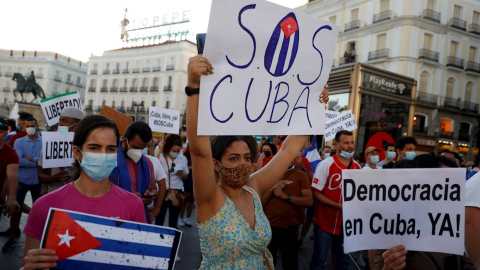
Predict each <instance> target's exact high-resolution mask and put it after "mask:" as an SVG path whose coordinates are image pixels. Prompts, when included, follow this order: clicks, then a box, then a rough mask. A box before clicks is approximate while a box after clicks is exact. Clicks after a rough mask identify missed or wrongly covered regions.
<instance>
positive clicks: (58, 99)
mask: <svg viewBox="0 0 480 270" xmlns="http://www.w3.org/2000/svg"><path fill="white" fill-rule="evenodd" d="M40 106H42V111H43V115H45V119H46V120H47V124H48V125H49V126H53V125H55V124H58V122H59V121H60V113H61V112H62V110H63V109H64V108H67V107H75V108H79V109H81V110H83V106H82V100H81V99H80V95H79V94H78V92H70V93H66V94H62V95H58V96H54V97H50V98H46V99H43V100H41V101H40Z"/></svg>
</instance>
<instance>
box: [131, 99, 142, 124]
mask: <svg viewBox="0 0 480 270" xmlns="http://www.w3.org/2000/svg"><path fill="white" fill-rule="evenodd" d="M132 106H133V107H136V110H135V111H136V112H135V121H138V109H139V107H141V108H142V111H143V106H144V105H143V101H142V102H140V103H137V102H136V101H134V102H133V104H132Z"/></svg>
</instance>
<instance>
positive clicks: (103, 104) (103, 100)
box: [102, 98, 106, 107]
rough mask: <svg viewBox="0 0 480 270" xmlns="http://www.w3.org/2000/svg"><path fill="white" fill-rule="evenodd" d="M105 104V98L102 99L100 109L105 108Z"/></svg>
mask: <svg viewBox="0 0 480 270" xmlns="http://www.w3.org/2000/svg"><path fill="white" fill-rule="evenodd" d="M105 103H106V101H105V98H103V99H102V107H103V106H105Z"/></svg>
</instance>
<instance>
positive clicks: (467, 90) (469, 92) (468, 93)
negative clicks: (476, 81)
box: [465, 82, 473, 102]
mask: <svg viewBox="0 0 480 270" xmlns="http://www.w3.org/2000/svg"><path fill="white" fill-rule="evenodd" d="M472 92H473V83H472V82H468V83H467V85H466V87H465V101H466V102H470V101H471V100H472Z"/></svg>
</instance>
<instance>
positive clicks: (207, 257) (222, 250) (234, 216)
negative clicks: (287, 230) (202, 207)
mask: <svg viewBox="0 0 480 270" xmlns="http://www.w3.org/2000/svg"><path fill="white" fill-rule="evenodd" d="M243 188H244V189H245V190H246V191H248V192H249V193H251V194H252V195H253V201H254V203H255V230H252V229H251V228H250V225H249V223H248V221H246V220H245V219H244V218H243V216H242V214H241V213H240V211H238V210H237V209H235V205H234V204H233V202H232V201H231V200H230V199H229V198H228V197H227V196H225V197H226V199H225V204H224V205H223V206H222V208H220V210H219V211H218V212H217V213H216V214H215V215H214V216H213V217H211V218H210V219H209V220H207V221H206V222H204V223H198V230H199V234H200V248H201V250H202V256H203V261H202V265H201V266H200V269H203V270H209V269H242V270H243V269H267V268H266V267H265V265H264V259H263V254H264V253H265V250H266V248H267V246H268V244H269V243H270V239H271V237H272V230H271V228H270V223H269V222H268V219H267V217H266V216H265V214H264V213H263V210H262V203H261V202H260V201H259V199H258V196H257V195H256V193H255V194H254V192H255V191H254V190H253V189H251V188H249V187H243Z"/></svg>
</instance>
